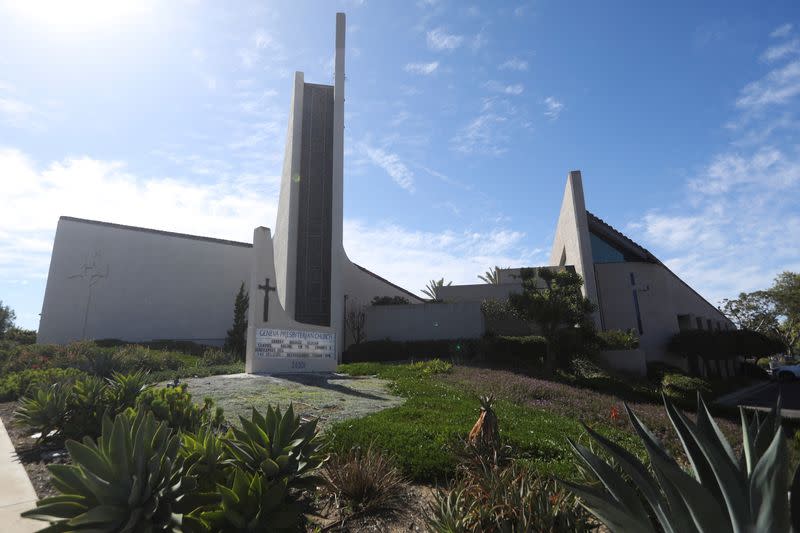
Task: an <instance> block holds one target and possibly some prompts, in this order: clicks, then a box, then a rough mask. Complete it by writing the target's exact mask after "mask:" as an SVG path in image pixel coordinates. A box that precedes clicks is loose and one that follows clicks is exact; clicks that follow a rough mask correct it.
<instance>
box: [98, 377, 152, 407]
mask: <svg viewBox="0 0 800 533" xmlns="http://www.w3.org/2000/svg"><path fill="white" fill-rule="evenodd" d="M149 377H150V375H149V373H148V372H147V371H145V370H137V371H136V372H133V373H131V374H121V373H119V372H114V373H113V374H111V377H110V378H108V379H107V382H108V400H109V407H110V408H111V409H112V411H114V412H115V413H119V412H122V411H124V410H125V409H127V408H128V407H133V406H135V405H136V399H137V398H138V397H139V395H140V394H141V393H143V392H144V391H145V390H147V389H149V388H150V387H151V386H152V385H151V384H150V383H149Z"/></svg>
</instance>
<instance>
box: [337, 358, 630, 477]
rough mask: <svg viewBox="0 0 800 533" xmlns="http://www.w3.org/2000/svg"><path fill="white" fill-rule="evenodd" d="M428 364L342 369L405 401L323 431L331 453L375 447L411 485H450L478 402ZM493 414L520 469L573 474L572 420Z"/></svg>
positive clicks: (509, 407)
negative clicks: (371, 378) (373, 379)
mask: <svg viewBox="0 0 800 533" xmlns="http://www.w3.org/2000/svg"><path fill="white" fill-rule="evenodd" d="M430 364H431V363H417V364H415V365H407V364H406V365H390V364H382V363H354V364H347V365H341V366H340V367H339V372H343V373H347V374H350V375H353V376H363V375H376V376H378V377H380V378H384V379H387V380H390V381H391V382H392V385H391V390H392V392H394V393H396V394H398V395H399V396H402V397H404V398H405V399H406V401H405V402H404V403H403V404H401V405H398V406H396V407H392V408H390V409H386V410H383V411H380V412H377V413H374V414H371V415H368V416H366V417H363V418H359V419H354V420H347V421H344V422H340V423H337V424H334V425H333V426H332V427H331V428H330V429H329V430H328V431H327V432H326V434H327V439H328V442H329V445H330V447H331V448H332V449H333V450H340V451H341V450H348V449H351V448H353V447H355V446H362V447H367V446H369V445H370V444H373V445H375V446H377V447H379V448H381V449H383V450H385V451H388V452H389V453H391V454H393V455H394V456H395V457H396V460H397V461H398V464H399V465H400V466H401V468H402V469H403V471H404V472H405V473H406V474H407V475H408V476H410V477H411V478H413V479H414V480H417V481H443V480H445V479H447V478H450V477H451V476H452V474H453V472H454V470H455V467H456V464H457V462H458V453H459V448H460V446H461V444H460V443H461V440H462V439H464V438H465V437H466V435H467V434H468V433H469V430H470V429H471V427H472V425H473V424H474V423H475V420H476V419H477V417H478V414H479V411H478V408H479V403H478V395H477V394H476V392H475V391H474V390H470V389H469V388H468V387H467V386H465V385H463V384H460V383H458V382H453V381H447V380H445V379H443V377H445V376H446V375H447V374H449V373H450V371H447V372H435V371H432V370H431V369H430V368H429V367H428V366H426V365H430ZM439 370H443V369H439ZM495 411H496V413H497V416H498V419H499V422H500V436H501V440H502V442H503V444H507V445H509V446H511V448H512V451H513V453H514V455H515V456H516V457H518V458H519V459H520V460H521V461H522V462H524V463H528V464H530V465H531V466H532V467H534V468H535V469H536V470H537V471H539V472H541V473H545V474H554V475H558V476H561V477H565V478H573V477H574V476H575V475H576V474H577V472H576V469H575V467H574V460H573V459H572V456H571V454H570V452H569V445H568V443H567V440H566V438H567V437H572V438H574V439H578V440H583V439H584V438H585V437H584V431H583V429H582V427H581V425H580V423H579V421H578V417H577V416H567V415H563V414H556V413H553V412H550V411H547V410H545V409H539V408H535V407H530V406H528V405H524V404H519V403H514V402H512V401H509V400H507V399H503V398H499V399H498V400H497V401H496V402H495ZM593 427H594V428H595V429H597V430H598V431H600V433H602V434H604V435H606V436H608V437H610V438H612V439H614V440H615V441H616V442H618V443H620V444H622V445H623V446H625V447H626V448H628V449H630V450H633V451H634V452H635V453H637V454H639V455H642V456H643V455H644V450H643V448H642V447H641V445H640V444H639V442H638V440H637V439H636V438H635V437H634V436H633V435H632V434H631V433H630V432H628V431H627V430H625V429H622V428H621V427H615V426H614V425H612V424H604V423H596V424H593Z"/></svg>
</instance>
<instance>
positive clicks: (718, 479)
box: [562, 394, 800, 533]
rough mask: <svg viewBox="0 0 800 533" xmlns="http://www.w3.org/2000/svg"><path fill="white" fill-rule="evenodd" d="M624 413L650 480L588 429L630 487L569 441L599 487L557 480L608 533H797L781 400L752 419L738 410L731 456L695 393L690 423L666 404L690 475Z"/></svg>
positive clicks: (798, 502)
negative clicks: (738, 446) (737, 439)
mask: <svg viewBox="0 0 800 533" xmlns="http://www.w3.org/2000/svg"><path fill="white" fill-rule="evenodd" d="M625 407H626V409H627V411H628V415H629V417H630V420H631V424H632V425H633V428H634V430H635V431H636V434H637V435H638V436H639V438H640V439H641V440H642V443H643V444H644V447H645V449H646V451H647V455H648V457H649V459H650V469H651V470H652V474H651V471H650V470H648V468H647V467H646V466H645V465H644V464H642V462H640V461H639V460H638V459H637V458H636V457H635V456H634V455H633V454H631V453H630V452H628V451H627V450H625V449H624V448H622V447H621V446H619V445H617V444H615V443H614V442H612V441H610V440H608V439H606V438H605V437H603V436H602V435H600V434H598V433H597V432H595V431H593V430H591V429H590V428H588V427H587V428H586V431H587V432H588V433H589V435H590V436H591V438H592V439H593V440H594V441H595V442H596V443H597V444H599V446H600V447H601V448H602V449H603V450H604V451H605V452H606V453H607V454H608V455H609V456H610V457H611V458H612V459H613V460H614V462H615V463H616V465H617V466H618V467H619V469H620V470H622V472H623V473H624V474H625V476H626V477H627V478H628V479H629V480H630V482H627V481H626V479H625V477H623V475H621V474H620V472H618V471H617V470H616V469H615V468H613V467H612V466H611V465H610V464H609V463H607V462H605V461H604V460H602V459H601V458H600V457H598V456H597V455H596V454H594V453H593V452H592V451H590V450H589V449H588V448H587V447H585V446H582V445H581V444H578V443H576V442H573V441H571V440H570V444H571V446H572V449H573V451H574V453H575V455H576V456H577V458H578V459H579V460H580V462H581V463H582V464H583V466H585V467H586V468H587V469H588V470H589V471H591V472H593V473H594V475H595V476H596V477H597V478H598V479H599V480H600V482H601V483H602V486H603V488H597V487H591V486H582V485H577V484H574V483H568V482H562V483H564V485H566V486H567V487H568V488H569V489H570V490H572V491H573V492H574V493H575V494H576V495H577V496H578V497H579V498H580V499H581V500H582V503H583V505H584V506H585V507H586V509H588V510H589V511H590V512H591V513H592V514H594V515H595V517H597V518H598V519H599V520H600V521H601V522H603V523H604V524H605V525H606V526H608V528H609V529H610V530H611V531H617V532H629V531H630V532H637V533H638V532H655V531H665V532H666V533H683V532H715V533H717V532H719V533H727V532H732V533H744V532H750V531H789V530H790V523H793V526H794V527H795V529H796V530H799V529H798V523H797V522H798V519H800V513H798V510H800V509H799V507H800V475H797V474H796V475H795V478H794V482H793V486H792V491H791V493H792V502H791V508H792V509H793V512H792V513H791V515H792V516H791V517H790V502H789V498H788V497H787V489H788V487H789V479H788V477H789V464H788V457H787V450H786V437H785V435H784V432H783V429H782V428H781V424H780V422H781V418H780V399H778V402H777V404H776V405H775V407H774V408H773V409H772V411H771V412H770V413H769V414H768V415H767V416H765V417H762V416H761V415H759V414H758V413H757V412H756V413H755V414H754V415H753V416H752V417H751V416H749V415H748V414H747V413H746V412H745V411H744V409H740V411H741V413H740V414H741V420H742V440H743V450H744V451H743V453H742V455H741V457H737V456H736V454H735V453H734V451H733V449H732V448H731V446H730V444H729V443H728V441H727V440H726V438H725V436H724V435H723V434H722V432H721V431H720V429H719V427H718V426H717V424H716V423H715V422H714V419H713V418H712V417H711V414H710V413H709V411H708V408H707V407H706V404H705V402H703V399H702V398H701V397H700V395H699V394H698V398H697V419H696V421H695V422H692V421H691V420H690V419H689V418H688V417H686V415H684V414H683V413H681V412H680V411H678V410H677V409H676V408H675V407H674V405H673V404H672V403H671V402H670V401H669V400H667V399H666V398H664V407H665V409H666V411H667V415H668V416H669V419H670V421H671V422H672V425H673V427H674V429H675V431H676V433H677V435H678V438H679V439H680V441H681V444H682V445H683V449H684V451H685V453H686V458H687V459H688V462H689V466H690V469H689V472H688V473H687V472H686V471H684V469H683V468H681V466H680V465H679V464H678V462H677V461H676V460H675V459H674V458H673V457H672V456H670V455H669V454H668V453H667V451H666V450H665V448H664V446H663V445H662V444H661V442H660V441H659V440H658V439H657V438H656V437H655V435H654V434H653V433H652V432H651V431H650V430H649V429H648V428H647V427H646V426H645V425H644V424H643V423H642V421H641V420H640V419H639V418H638V417H637V416H636V415H635V414H634V413H633V411H631V410H630V409H629V408H628V407H627V405H626V406H625ZM645 502H646V503H645ZM651 516H652V517H654V518H651ZM653 521H655V522H656V524H657V525H656V524H654V523H653Z"/></svg>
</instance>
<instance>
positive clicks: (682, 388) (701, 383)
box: [661, 374, 711, 401]
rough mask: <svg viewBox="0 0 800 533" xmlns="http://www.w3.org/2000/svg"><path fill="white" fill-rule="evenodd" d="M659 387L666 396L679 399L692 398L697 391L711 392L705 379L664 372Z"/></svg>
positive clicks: (695, 395) (687, 399) (688, 399)
mask: <svg viewBox="0 0 800 533" xmlns="http://www.w3.org/2000/svg"><path fill="white" fill-rule="evenodd" d="M661 387H662V388H663V390H664V393H665V394H666V395H667V396H669V397H671V398H675V399H677V400H681V401H691V400H693V399H694V398H696V397H697V393H698V392H700V393H703V394H708V393H709V392H711V385H709V383H708V382H707V381H706V380H704V379H703V378H698V377H691V376H687V375H684V374H664V377H663V378H662V379H661Z"/></svg>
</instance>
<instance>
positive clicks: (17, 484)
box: [0, 420, 47, 533]
mask: <svg viewBox="0 0 800 533" xmlns="http://www.w3.org/2000/svg"><path fill="white" fill-rule="evenodd" d="M36 500H37V498H36V492H34V490H33V485H31V480H30V479H28V474H27V473H26V472H25V467H23V466H22V464H20V462H19V461H18V460H17V454H16V453H15V452H14V446H13V445H12V444H11V439H10V438H9V437H8V433H7V432H6V428H5V426H4V425H3V421H2V420H0V529H1V530H2V531H7V532H8V533H27V532H29V531H38V530H40V529H43V528H45V527H47V522H40V521H38V520H29V519H27V518H21V517H20V516H19V514H20V513H21V512H23V511H27V510H28V509H31V508H33V507H34V505H35V503H36Z"/></svg>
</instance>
